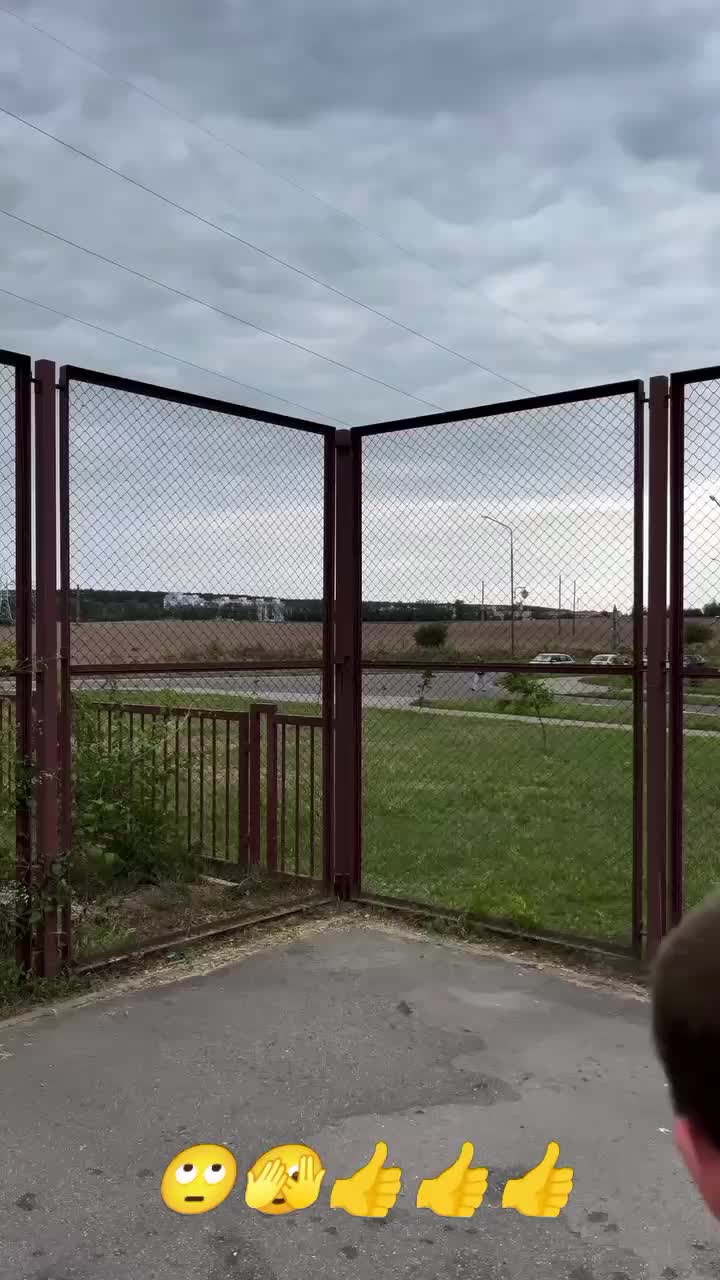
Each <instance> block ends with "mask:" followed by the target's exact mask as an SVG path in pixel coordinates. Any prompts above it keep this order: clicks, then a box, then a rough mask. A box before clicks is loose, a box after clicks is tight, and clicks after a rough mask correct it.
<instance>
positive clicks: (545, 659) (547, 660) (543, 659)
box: [530, 653, 575, 667]
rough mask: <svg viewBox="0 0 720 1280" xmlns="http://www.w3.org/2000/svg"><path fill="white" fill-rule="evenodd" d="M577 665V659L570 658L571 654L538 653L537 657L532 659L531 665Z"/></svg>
mask: <svg viewBox="0 0 720 1280" xmlns="http://www.w3.org/2000/svg"><path fill="white" fill-rule="evenodd" d="M567 662H569V663H572V664H574V663H575V659H574V658H571V657H570V654H569V653H538V654H537V655H536V657H534V658H531V659H530V665H531V666H533V665H537V666H541V665H542V666H546V667H549V666H554V665H555V664H557V665H558V666H559V665H561V664H562V663H567Z"/></svg>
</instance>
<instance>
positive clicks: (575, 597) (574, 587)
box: [572, 579, 577, 635]
mask: <svg viewBox="0 0 720 1280" xmlns="http://www.w3.org/2000/svg"><path fill="white" fill-rule="evenodd" d="M576 612H577V582H576V581H575V579H573V623H572V633H573V635H575V614H576Z"/></svg>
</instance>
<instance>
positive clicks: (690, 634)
mask: <svg viewBox="0 0 720 1280" xmlns="http://www.w3.org/2000/svg"><path fill="white" fill-rule="evenodd" d="M711 639H712V628H711V627H708V626H704V625H703V623H702V622H686V623H685V643H686V644H706V642H707V641H708V640H711Z"/></svg>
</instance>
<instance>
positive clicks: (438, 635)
mask: <svg viewBox="0 0 720 1280" xmlns="http://www.w3.org/2000/svg"><path fill="white" fill-rule="evenodd" d="M447 634H448V629H447V627H446V626H445V623H444V622H426V623H424V624H423V626H421V627H418V628H417V630H416V632H415V644H416V645H417V647H418V649H442V647H443V645H444V644H445V641H446V640H447Z"/></svg>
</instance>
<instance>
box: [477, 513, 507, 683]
mask: <svg viewBox="0 0 720 1280" xmlns="http://www.w3.org/2000/svg"><path fill="white" fill-rule="evenodd" d="M480 519H481V520H487V521H488V523H489V524H496V525H497V526H498V528H499V529H504V530H505V532H506V533H509V534H510V654H511V656H512V657H513V658H514V657H515V546H514V543H513V532H514V531H513V527H512V525H509V524H504V523H503V521H502V520H496V519H495V517H494V516H483V515H481V516H480Z"/></svg>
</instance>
